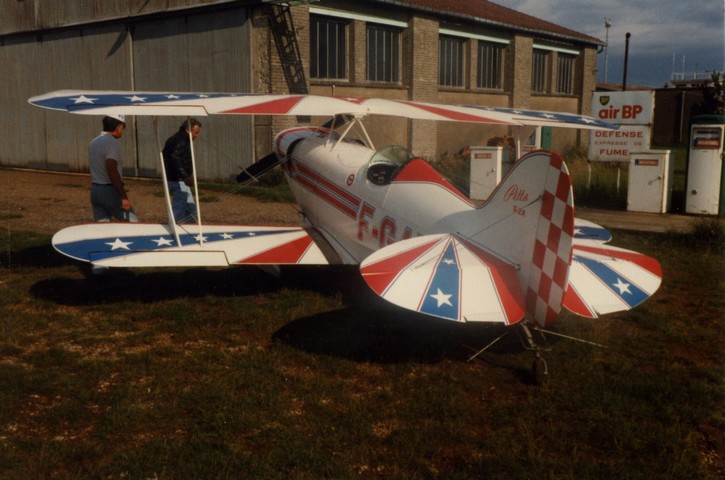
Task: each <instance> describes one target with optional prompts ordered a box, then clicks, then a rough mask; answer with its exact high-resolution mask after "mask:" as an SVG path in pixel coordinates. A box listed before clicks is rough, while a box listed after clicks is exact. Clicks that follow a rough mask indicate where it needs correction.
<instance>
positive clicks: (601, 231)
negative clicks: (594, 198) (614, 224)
mask: <svg viewBox="0 0 725 480" xmlns="http://www.w3.org/2000/svg"><path fill="white" fill-rule="evenodd" d="M587 240H590V241H592V242H601V243H608V242H610V241H611V240H612V234H611V233H610V232H609V230H607V229H606V228H604V227H602V226H600V225H597V224H596V223H593V222H590V221H588V220H582V219H581V218H575V219H574V243H575V244H576V243H585V242H586V241H587Z"/></svg>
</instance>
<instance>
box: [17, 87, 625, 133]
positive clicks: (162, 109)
mask: <svg viewBox="0 0 725 480" xmlns="http://www.w3.org/2000/svg"><path fill="white" fill-rule="evenodd" d="M28 102H29V103H30V104H32V105H35V106H37V107H41V108H47V109H51V110H61V111H67V112H72V113H79V114H86V115H106V114H125V115H156V116H163V115H172V116H182V115H195V116H205V115H310V116H332V115H359V116H365V115H390V116H397V117H405V118H413V119H421V120H440V121H458V122H473V123H495V124H504V125H545V126H558V127H570V128H585V129H586V128H590V129H591V128H597V129H602V128H604V129H613V130H616V129H617V126H615V125H612V124H609V123H606V122H603V121H601V120H598V119H596V118H592V117H587V116H582V115H575V114H570V113H553V112H544V111H534V110H517V109H508V108H492V107H481V106H471V105H443V104H434V103H425V102H412V101H405V100H388V99H380V98H357V97H325V96H319V95H265V94H248V93H237V94H235V93H174V92H134V91H128V92H122V91H98V90H83V91H81V90H59V91H54V92H49V93H46V94H44V95H39V96H36V97H32V98H30V99H28Z"/></svg>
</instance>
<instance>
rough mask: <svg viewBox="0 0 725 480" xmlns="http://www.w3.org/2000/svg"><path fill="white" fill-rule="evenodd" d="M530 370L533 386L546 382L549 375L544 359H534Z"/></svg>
mask: <svg viewBox="0 0 725 480" xmlns="http://www.w3.org/2000/svg"><path fill="white" fill-rule="evenodd" d="M531 370H532V373H533V376H534V384H535V385H543V384H544V381H545V380H546V376H547V375H548V374H549V372H548V370H547V368H546V362H545V361H544V359H543V358H541V357H536V358H535V359H534V364H533V366H532V368H531Z"/></svg>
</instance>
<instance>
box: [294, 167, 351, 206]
mask: <svg viewBox="0 0 725 480" xmlns="http://www.w3.org/2000/svg"><path fill="white" fill-rule="evenodd" d="M292 163H294V167H295V169H296V172H295V173H293V174H291V178H292V179H294V180H295V181H296V182H297V183H299V184H300V185H302V186H303V187H304V188H306V189H307V190H309V191H311V192H312V193H314V194H315V195H317V196H318V197H319V198H320V199H322V200H324V201H325V202H327V203H329V204H330V205H332V206H333V207H335V208H337V209H338V210H340V211H341V212H342V213H344V214H345V215H347V216H349V217H350V218H353V219H355V218H357V212H358V210H359V208H360V199H359V198H358V197H356V196H355V195H352V194H351V193H350V192H347V191H345V190H343V189H341V188H340V187H339V186H337V185H336V184H335V183H333V182H331V181H330V180H328V179H327V178H325V177H323V176H322V175H320V174H319V173H317V172H315V171H314V170H312V169H310V168H309V167H307V166H306V165H304V164H302V163H300V162H297V161H292ZM290 170H291V169H290Z"/></svg>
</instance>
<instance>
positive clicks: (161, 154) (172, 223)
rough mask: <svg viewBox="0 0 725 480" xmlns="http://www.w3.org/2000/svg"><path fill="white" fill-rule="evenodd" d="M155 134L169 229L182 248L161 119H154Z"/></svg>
mask: <svg viewBox="0 0 725 480" xmlns="http://www.w3.org/2000/svg"><path fill="white" fill-rule="evenodd" d="M153 124H154V133H156V149H157V150H158V151H159V159H160V160H161V180H162V182H161V183H163V184H164V199H166V212H167V215H168V217H169V228H171V233H173V234H174V239H175V240H176V245H178V246H179V247H180V246H181V239H180V238H179V232H178V231H177V229H176V221H175V220H174V209H173V208H172V206H171V194H170V193H169V183H168V182H167V181H166V164H165V163H164V151H163V150H162V149H161V140H160V139H159V117H153Z"/></svg>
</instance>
